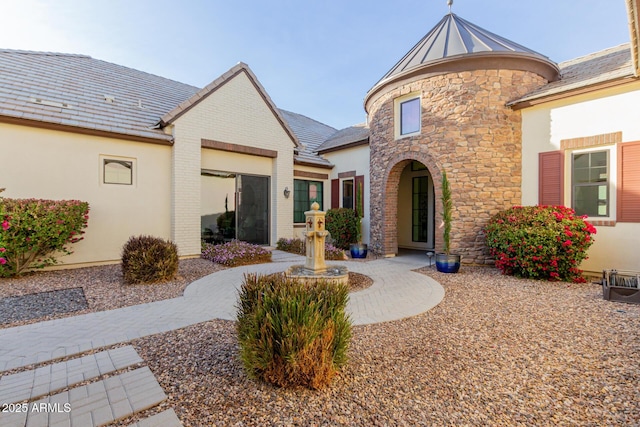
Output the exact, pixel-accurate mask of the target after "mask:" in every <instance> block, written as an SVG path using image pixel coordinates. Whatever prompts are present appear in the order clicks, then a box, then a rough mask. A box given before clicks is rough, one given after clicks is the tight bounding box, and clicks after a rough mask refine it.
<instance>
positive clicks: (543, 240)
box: [484, 206, 596, 282]
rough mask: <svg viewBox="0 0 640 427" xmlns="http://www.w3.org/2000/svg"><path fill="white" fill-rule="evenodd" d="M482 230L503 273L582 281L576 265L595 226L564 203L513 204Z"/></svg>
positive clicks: (583, 254)
mask: <svg viewBox="0 0 640 427" xmlns="http://www.w3.org/2000/svg"><path fill="white" fill-rule="evenodd" d="M484 232H485V235H486V243H487V246H488V247H489V251H490V253H491V255H492V256H493V257H495V260H496V267H498V268H499V269H500V270H502V272H503V273H504V274H510V275H514V276H518V277H525V278H531V279H543V280H552V281H573V282H584V278H583V277H582V276H581V273H582V270H580V269H579V268H578V266H579V265H580V263H581V262H582V261H583V260H585V259H586V258H587V249H589V247H590V246H591V244H592V243H593V238H592V235H593V234H595V233H596V229H595V227H594V226H593V225H591V224H590V223H589V222H587V221H585V217H580V216H576V215H575V211H574V210H573V209H570V208H566V207H564V206H514V207H512V208H511V209H507V210H504V211H502V212H499V213H498V214H496V215H494V216H493V217H492V218H491V219H490V220H489V223H488V225H487V226H486V227H485V229H484Z"/></svg>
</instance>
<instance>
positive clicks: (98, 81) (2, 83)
mask: <svg viewBox="0 0 640 427" xmlns="http://www.w3.org/2000/svg"><path fill="white" fill-rule="evenodd" d="M198 90H199V88H197V87H195V86H190V85H187V84H184V83H179V82H176V81H173V80H169V79H166V78H163V77H159V76H155V75H152V74H149V73H145V72H142V71H138V70H134V69H132V68H127V67H124V66H121V65H116V64H112V63H109V62H105V61H101V60H98V59H93V58H91V57H90V56H85V55H72V54H62V53H50V52H31V51H19V50H8V49H0V116H5V117H8V118H13V119H26V120H33V121H37V122H46V123H53V124H57V125H64V126H71V127H76V128H82V129H90V130H95V131H102V132H109V133H117V134H122V135H125V136H134V137H141V138H151V139H157V140H160V141H166V142H168V141H170V140H171V136H170V135H167V134H165V133H164V132H163V131H162V130H160V129H154V127H155V126H156V124H157V123H158V121H159V119H160V117H161V116H162V115H163V114H165V113H166V112H167V111H170V110H171V109H173V108H174V107H175V106H176V105H178V104H180V103H181V102H182V101H184V100H185V99H188V98H189V97H190V96H192V95H193V94H194V93H196V92H197V91H198Z"/></svg>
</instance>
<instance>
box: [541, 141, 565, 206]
mask: <svg viewBox="0 0 640 427" xmlns="http://www.w3.org/2000/svg"><path fill="white" fill-rule="evenodd" d="M538 204H539V205H552V206H561V205H564V152H563V151H549V152H546V153H539V154H538Z"/></svg>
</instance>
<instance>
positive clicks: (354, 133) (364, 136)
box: [318, 123, 369, 153]
mask: <svg viewBox="0 0 640 427" xmlns="http://www.w3.org/2000/svg"><path fill="white" fill-rule="evenodd" d="M368 142H369V127H368V126H367V125H366V124H365V123H361V124H358V125H355V126H351V127H348V128H345V129H341V130H339V131H338V132H336V133H334V134H333V135H331V136H330V137H329V138H328V139H327V140H326V141H324V142H323V143H322V145H320V146H319V147H318V152H319V153H326V152H329V151H335V150H340V149H343V148H347V147H352V146H354V145H360V143H362V144H366V143H368Z"/></svg>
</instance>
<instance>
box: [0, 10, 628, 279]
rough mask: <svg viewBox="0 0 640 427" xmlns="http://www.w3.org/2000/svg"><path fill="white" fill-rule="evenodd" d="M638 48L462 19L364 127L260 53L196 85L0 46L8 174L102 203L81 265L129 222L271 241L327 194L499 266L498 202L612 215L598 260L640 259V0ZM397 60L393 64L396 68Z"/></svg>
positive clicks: (370, 223)
mask: <svg viewBox="0 0 640 427" xmlns="http://www.w3.org/2000/svg"><path fill="white" fill-rule="evenodd" d="M628 10H629V22H630V28H631V43H630V44H625V45H622V46H617V47H613V48H611V49H607V50H605V51H602V52H596V53H594V54H592V55H588V56H585V57H582V58H577V59H574V60H571V61H567V62H565V63H561V64H556V63H554V62H553V61H551V60H550V59H549V58H547V57H545V56H544V55H541V54H539V53H537V52H534V51H532V50H530V49H527V48H526V47H524V46H521V45H519V44H517V43H514V42H512V41H510V40H507V39H505V38H503V37H500V36H498V35H496V34H493V33H491V32H489V31H487V30H485V29H482V28H480V27H478V26H476V25H474V24H472V23H471V22H469V21H466V20H464V19H462V18H460V17H458V16H457V15H455V14H451V13H450V14H447V15H446V16H445V17H444V18H443V19H442V20H441V21H440V22H439V23H437V24H436V25H435V27H434V28H433V29H432V30H431V31H429V32H428V33H427V34H426V35H425V37H424V38H423V39H421V40H420V41H419V42H418V43H417V44H416V45H415V46H414V47H413V48H412V49H411V50H410V51H409V52H408V53H407V54H406V55H404V56H402V57H401V59H400V61H398V62H397V63H396V65H395V66H393V67H392V68H391V69H390V71H389V72H388V73H387V74H385V75H384V76H383V77H382V78H381V79H380V81H378V82H377V83H375V84H374V85H373V87H372V88H371V90H370V91H369V92H368V93H367V94H366V96H365V100H364V108H365V110H366V112H367V117H368V118H367V123H364V124H359V125H355V126H352V127H349V128H346V129H341V130H338V129H334V128H332V127H330V126H328V125H325V124H323V123H319V122H317V121H315V120H313V119H311V118H308V117H305V116H303V115H300V114H296V113H293V112H289V111H284V110H281V109H279V108H278V107H277V106H276V105H274V103H273V101H272V100H271V98H270V97H269V95H268V93H267V91H266V90H265V88H264V87H262V85H261V84H260V82H259V80H258V78H257V77H256V76H255V75H254V73H253V72H252V71H251V69H250V68H249V67H248V66H247V65H246V64H242V63H240V64H238V65H236V66H234V67H233V68H231V69H230V70H229V71H228V72H226V73H225V74H223V75H222V76H220V77H219V78H217V79H216V80H214V81H213V82H212V83H211V84H209V85H208V86H206V87H205V88H197V87H193V86H190V85H185V84H182V83H179V82H175V81H171V80H168V79H164V78H162V77H158V76H154V75H151V74H148V73H144V72H141V71H137V70H133V69H130V68H127V67H123V66H120V65H115V64H111V63H107V62H104V61H100V60H97V59H93V58H90V57H88V56H82V55H69V54H58V53H47V52H25V51H14V50H0V187H6V189H7V190H6V192H5V193H3V196H6V197H15V198H27V197H29V198H31V197H35V198H49V199H80V200H84V201H88V202H89V203H90V205H91V219H90V222H89V227H88V229H87V233H86V235H85V239H84V240H83V241H81V242H79V243H78V244H76V245H75V247H74V250H75V253H74V254H73V255H71V256H69V257H65V258H63V259H62V260H61V261H63V262H64V263H65V264H66V265H74V266H75V265H86V264H95V263H103V262H117V261H118V260H119V258H120V251H121V248H122V245H123V244H124V242H125V241H126V240H127V239H128V238H129V237H130V236H132V235H138V234H149V235H154V236H159V237H163V238H167V239H172V240H173V241H175V242H176V243H177V245H178V247H179V251H180V254H181V255H182V256H197V255H198V254H199V252H200V243H201V240H202V239H209V240H217V239H218V240H219V239H226V238H232V237H235V238H239V239H242V240H246V241H250V242H254V243H258V244H264V245H275V243H276V241H277V239H278V238H281V237H293V236H296V235H298V233H299V231H300V230H301V229H303V228H304V215H303V212H304V211H305V210H307V209H308V207H309V205H310V203H311V202H313V201H318V202H319V203H320V204H321V208H322V209H325V210H326V209H329V208H335V207H349V208H354V207H355V204H356V203H357V200H356V197H355V194H356V189H358V188H362V189H363V190H364V200H363V206H362V209H363V211H364V220H363V227H364V229H363V235H364V240H365V243H369V245H370V249H371V250H373V251H374V252H376V253H378V254H381V255H385V256H393V255H395V254H397V253H398V249H399V248H412V249H421V250H427V249H434V248H435V249H436V250H437V249H439V248H440V246H441V238H442V236H441V229H440V228H439V227H438V225H439V223H440V221H441V210H440V204H439V203H438V200H439V196H440V176H441V173H442V171H443V170H446V171H447V174H448V176H449V179H450V181H451V187H452V191H453V198H454V205H455V207H456V210H455V215H454V231H453V235H452V238H453V241H452V249H454V250H456V251H457V252H460V253H461V254H462V255H463V261H465V262H474V263H486V262H488V261H489V258H488V254H487V251H486V248H485V246H484V236H483V234H482V227H483V226H484V224H486V222H487V220H488V219H489V217H490V216H491V215H492V214H494V213H496V212H498V211H499V210H501V209H505V208H508V207H511V206H513V205H519V204H525V205H530V204H538V203H540V204H563V205H566V206H571V207H574V208H575V209H576V210H577V211H578V213H580V214H585V215H588V216H589V218H590V220H591V221H592V222H594V224H595V225H596V226H597V228H598V235H597V236H596V243H595V244H594V245H593V247H592V248H591V250H590V259H589V260H587V261H586V262H585V263H584V264H583V266H582V267H583V268H584V269H586V270H590V271H594V272H597V271H599V270H601V269H603V268H618V269H638V268H640V253H639V251H637V250H634V249H635V248H636V247H637V245H638V241H640V239H639V237H640V164H639V162H640V142H636V141H640V123H638V120H634V118H635V117H634V109H633V108H632V106H633V105H636V104H637V103H638V102H639V101H640V80H639V79H638V69H639V66H638V51H639V48H638V36H637V35H638V32H639V31H638V19H637V11H638V7H637V1H635V0H634V1H632V0H629V1H628ZM391 63H392V61H390V64H391Z"/></svg>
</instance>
